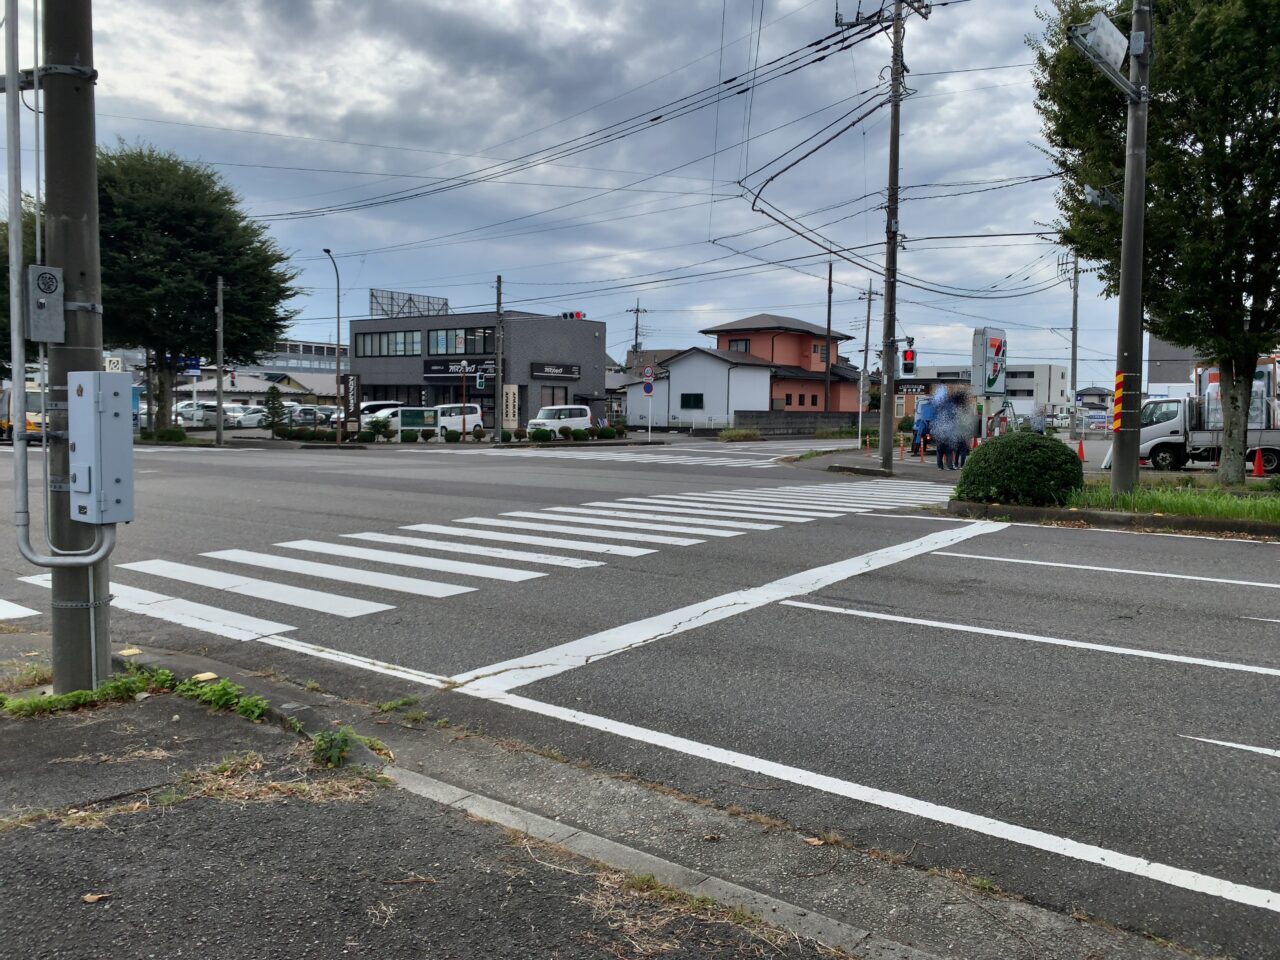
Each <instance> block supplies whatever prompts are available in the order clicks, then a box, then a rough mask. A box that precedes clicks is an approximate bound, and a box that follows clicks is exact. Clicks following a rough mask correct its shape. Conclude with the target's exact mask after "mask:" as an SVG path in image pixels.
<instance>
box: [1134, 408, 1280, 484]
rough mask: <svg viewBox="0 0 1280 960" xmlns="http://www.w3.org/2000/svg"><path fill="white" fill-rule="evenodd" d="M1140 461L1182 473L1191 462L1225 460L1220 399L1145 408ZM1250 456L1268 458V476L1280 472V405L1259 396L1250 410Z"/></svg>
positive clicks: (1265, 465)
mask: <svg viewBox="0 0 1280 960" xmlns="http://www.w3.org/2000/svg"><path fill="white" fill-rule="evenodd" d="M1139 425H1140V427H1141V431H1142V432H1141V434H1140V439H1139V441H1138V456H1139V457H1141V458H1142V459H1143V460H1146V461H1147V462H1148V463H1150V464H1151V466H1152V467H1154V468H1155V469H1157V470H1181V469H1182V468H1183V467H1184V466H1185V465H1186V464H1187V463H1188V462H1190V461H1195V462H1198V463H1215V462H1217V461H1218V460H1220V459H1221V457H1222V407H1221V404H1220V402H1217V401H1216V398H1214V397H1180V398H1177V399H1164V398H1157V399H1152V400H1148V401H1147V402H1146V403H1144V404H1143V405H1142V414H1141V418H1140V420H1139ZM1245 447H1246V450H1245V456H1246V459H1247V461H1248V463H1250V464H1252V463H1253V461H1254V457H1255V455H1256V454H1257V453H1258V452H1261V453H1262V468H1263V470H1265V471H1266V472H1267V473H1276V472H1277V471H1280V403H1278V402H1277V401H1276V400H1274V399H1270V398H1264V397H1262V396H1261V395H1260V394H1255V395H1254V398H1253V403H1252V404H1251V405H1250V410H1249V426H1248V431H1247V433H1246V437H1245Z"/></svg>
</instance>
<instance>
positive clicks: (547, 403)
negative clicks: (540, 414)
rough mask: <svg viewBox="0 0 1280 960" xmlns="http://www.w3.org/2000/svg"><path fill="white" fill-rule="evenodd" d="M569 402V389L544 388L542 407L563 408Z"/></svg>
mask: <svg viewBox="0 0 1280 960" xmlns="http://www.w3.org/2000/svg"><path fill="white" fill-rule="evenodd" d="M568 402H569V388H568V387H547V386H544V387H543V388H542V406H544V407H563V406H564V405H565V404H567V403H568Z"/></svg>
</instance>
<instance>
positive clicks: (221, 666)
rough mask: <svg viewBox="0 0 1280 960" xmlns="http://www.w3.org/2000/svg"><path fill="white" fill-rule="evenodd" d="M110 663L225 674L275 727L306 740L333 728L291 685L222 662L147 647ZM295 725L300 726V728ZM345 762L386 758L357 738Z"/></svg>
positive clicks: (376, 762) (370, 763)
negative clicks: (260, 703)
mask: <svg viewBox="0 0 1280 960" xmlns="http://www.w3.org/2000/svg"><path fill="white" fill-rule="evenodd" d="M111 665H112V667H114V668H115V669H117V670H124V669H127V668H128V667H129V666H135V667H143V668H145V669H147V670H161V669H163V670H169V671H171V672H172V673H173V675H174V676H175V677H178V678H179V679H181V678H184V677H191V676H194V675H195V674H197V673H206V672H212V673H216V674H218V676H219V677H225V678H226V679H228V680H230V681H231V682H232V683H235V684H238V685H239V686H242V687H244V689H245V690H246V691H247V692H249V693H253V694H257V695H258V696H260V697H262V698H263V699H265V700H266V701H267V709H266V711H265V712H264V713H263V718H264V719H265V720H267V721H268V722H270V723H273V724H275V725H276V726H278V727H283V728H284V729H285V730H288V731H290V732H291V733H299V732H300V733H302V734H305V735H306V737H307V738H308V739H310V738H313V737H314V736H315V735H316V734H317V733H319V732H320V731H321V730H332V729H333V725H332V724H331V723H329V722H327V721H326V719H325V718H324V717H323V716H321V715H320V713H319V712H318V711H317V710H316V708H315V707H314V706H313V705H312V704H308V703H302V702H300V700H299V699H298V697H297V695H296V693H297V692H296V690H295V689H294V688H293V687H292V686H285V685H284V684H279V683H272V682H270V681H267V680H266V679H265V678H263V677H258V676H253V675H250V674H247V673H244V672H243V671H240V670H237V669H235V668H233V667H230V666H228V665H227V664H225V663H219V662H216V661H213V660H208V659H206V658H204V657H193V656H189V655H187V654H181V653H160V652H157V651H152V650H147V651H143V652H142V653H140V654H136V655H135V656H131V657H125V656H121V655H120V654H119V653H117V652H114V651H113V652H112V654H111ZM298 726H300V727H301V730H300V731H299V729H298ZM347 763H348V764H352V765H355V766H362V767H382V766H383V765H384V764H385V763H386V761H385V760H383V758H382V757H380V756H378V755H377V754H376V753H374V752H373V751H372V750H370V749H369V748H368V747H367V746H365V745H364V744H363V743H361V742H360V741H358V740H357V741H356V742H355V743H353V744H352V745H351V749H350V751H348V753H347Z"/></svg>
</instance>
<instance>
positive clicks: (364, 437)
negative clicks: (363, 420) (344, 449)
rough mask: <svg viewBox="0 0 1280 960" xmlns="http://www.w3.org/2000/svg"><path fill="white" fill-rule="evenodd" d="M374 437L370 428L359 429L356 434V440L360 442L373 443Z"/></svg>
mask: <svg viewBox="0 0 1280 960" xmlns="http://www.w3.org/2000/svg"><path fill="white" fill-rule="evenodd" d="M374 439H375V438H374V434H373V431H372V430H361V431H360V432H359V433H357V434H356V440H357V441H359V442H360V443H373V441H374Z"/></svg>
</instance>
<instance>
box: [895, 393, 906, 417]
mask: <svg viewBox="0 0 1280 960" xmlns="http://www.w3.org/2000/svg"><path fill="white" fill-rule="evenodd" d="M893 415H894V416H895V417H897V418H898V419H899V420H901V419H902V418H903V417H905V416H906V415H907V398H906V397H895V398H894V401H893Z"/></svg>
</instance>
